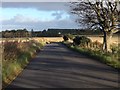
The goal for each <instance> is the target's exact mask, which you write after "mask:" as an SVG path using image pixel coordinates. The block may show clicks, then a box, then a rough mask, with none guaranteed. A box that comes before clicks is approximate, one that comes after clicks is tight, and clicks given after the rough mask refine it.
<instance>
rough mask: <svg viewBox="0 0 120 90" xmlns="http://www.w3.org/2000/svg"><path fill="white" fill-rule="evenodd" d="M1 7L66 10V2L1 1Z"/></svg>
mask: <svg viewBox="0 0 120 90" xmlns="http://www.w3.org/2000/svg"><path fill="white" fill-rule="evenodd" d="M2 8H35V9H38V10H41V11H58V10H63V11H68V10H69V3H68V2H3V3H2Z"/></svg>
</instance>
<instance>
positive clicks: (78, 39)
mask: <svg viewBox="0 0 120 90" xmlns="http://www.w3.org/2000/svg"><path fill="white" fill-rule="evenodd" d="M90 42H91V40H90V39H89V38H87V37H85V36H81V37H79V36H76V37H75V38H74V39H73V43H74V44H75V45H80V46H84V47H85V46H87V47H88V43H90Z"/></svg>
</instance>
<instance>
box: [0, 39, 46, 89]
mask: <svg viewBox="0 0 120 90" xmlns="http://www.w3.org/2000/svg"><path fill="white" fill-rule="evenodd" d="M2 44H3V52H2V53H3V58H2V83H3V87H5V86H7V85H8V84H9V83H10V82H11V81H12V80H14V78H15V77H16V76H17V75H18V74H19V73H20V72H21V71H22V70H23V69H24V67H25V66H26V65H27V64H28V63H29V61H30V60H31V58H33V57H34V56H35V55H36V53H37V52H39V50H40V49H41V48H42V47H43V46H44V44H43V43H42V42H38V41H35V40H30V41H29V42H18V41H14V42H8V41H6V42H4V43H2Z"/></svg>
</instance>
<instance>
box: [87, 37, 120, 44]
mask: <svg viewBox="0 0 120 90" xmlns="http://www.w3.org/2000/svg"><path fill="white" fill-rule="evenodd" d="M88 38H90V39H91V40H92V42H94V41H99V42H100V43H103V37H102V36H88ZM110 43H111V44H118V43H120V41H119V36H113V37H112V39H111V42H110Z"/></svg>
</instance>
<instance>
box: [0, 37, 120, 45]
mask: <svg viewBox="0 0 120 90" xmlns="http://www.w3.org/2000/svg"><path fill="white" fill-rule="evenodd" d="M87 37H88V38H90V39H91V40H92V41H93V42H94V41H96V40H97V41H99V42H101V43H102V42H103V37H102V36H95V35H87ZM118 38H119V36H117V35H116V36H113V37H112V39H111V44H118V43H120V40H119V39H118ZM29 39H31V38H29ZM29 39H28V38H7V39H5V38H3V39H2V41H3V42H4V41H5V40H8V41H12V42H14V41H22V42H26V41H29ZM32 39H34V40H37V41H41V42H60V41H63V38H62V37H34V38H32ZM0 42H1V40H0Z"/></svg>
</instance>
